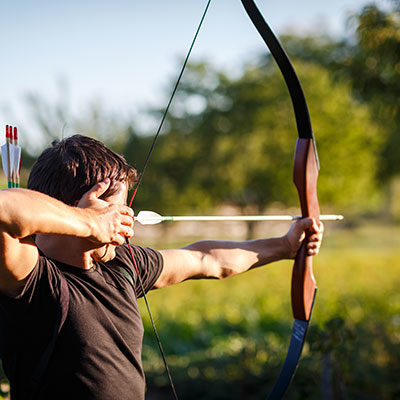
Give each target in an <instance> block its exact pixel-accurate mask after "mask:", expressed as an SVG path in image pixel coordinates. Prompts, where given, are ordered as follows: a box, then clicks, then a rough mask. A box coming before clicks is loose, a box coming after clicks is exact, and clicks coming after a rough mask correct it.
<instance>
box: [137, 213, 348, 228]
mask: <svg viewBox="0 0 400 400" xmlns="http://www.w3.org/2000/svg"><path fill="white" fill-rule="evenodd" d="M300 218H301V216H299V215H234V216H229V215H226V216H213V215H211V216H196V215H189V216H162V215H160V214H157V213H156V212H154V211H140V212H139V214H138V215H137V216H136V217H135V220H136V221H138V222H139V223H140V224H142V225H155V224H159V223H161V222H164V221H294V220H296V219H300ZM343 218H344V217H343V215H334V214H328V215H321V216H320V220H321V221H341V220H342V219H343Z"/></svg>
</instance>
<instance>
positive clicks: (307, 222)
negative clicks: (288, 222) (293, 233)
mask: <svg viewBox="0 0 400 400" xmlns="http://www.w3.org/2000/svg"><path fill="white" fill-rule="evenodd" d="M312 226H313V218H301V219H299V220H297V221H296V222H295V227H296V229H297V230H298V231H306V230H308V229H310V228H311V227H312Z"/></svg>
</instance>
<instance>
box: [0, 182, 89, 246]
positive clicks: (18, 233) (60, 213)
mask: <svg viewBox="0 0 400 400" xmlns="http://www.w3.org/2000/svg"><path fill="white" fill-rule="evenodd" d="M91 227H92V216H91V214H90V212H88V210H83V209H80V208H77V207H70V206H67V205H66V204H64V203H62V202H61V201H58V200H56V199H54V198H52V197H50V196H47V195H44V194H42V193H39V192H36V191H32V190H28V189H5V190H2V191H0V230H1V231H3V232H6V233H7V234H9V235H10V236H11V237H14V238H24V237H27V236H29V235H32V234H37V233H42V234H58V235H72V236H80V237H90V236H91V234H92V228H91Z"/></svg>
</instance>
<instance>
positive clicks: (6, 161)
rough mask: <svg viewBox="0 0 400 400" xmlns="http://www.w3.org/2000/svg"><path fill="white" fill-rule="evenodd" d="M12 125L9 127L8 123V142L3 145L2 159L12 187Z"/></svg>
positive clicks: (9, 184)
mask: <svg viewBox="0 0 400 400" xmlns="http://www.w3.org/2000/svg"><path fill="white" fill-rule="evenodd" d="M11 129H12V128H11V127H10V129H9V127H8V125H6V143H5V144H3V146H1V159H2V163H3V170H4V174H5V175H6V177H7V181H8V187H9V188H10V187H12V181H11V164H10V161H11V159H10V146H11V143H10V142H11V134H10V131H11Z"/></svg>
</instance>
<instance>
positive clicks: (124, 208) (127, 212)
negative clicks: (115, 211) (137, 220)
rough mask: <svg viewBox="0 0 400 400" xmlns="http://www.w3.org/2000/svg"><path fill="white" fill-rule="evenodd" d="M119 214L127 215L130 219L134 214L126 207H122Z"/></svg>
mask: <svg viewBox="0 0 400 400" xmlns="http://www.w3.org/2000/svg"><path fill="white" fill-rule="evenodd" d="M120 213H121V214H122V215H129V216H130V217H132V218H133V217H134V215H135V212H134V211H133V210H132V208H130V207H128V206H122V208H121V211H120Z"/></svg>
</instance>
